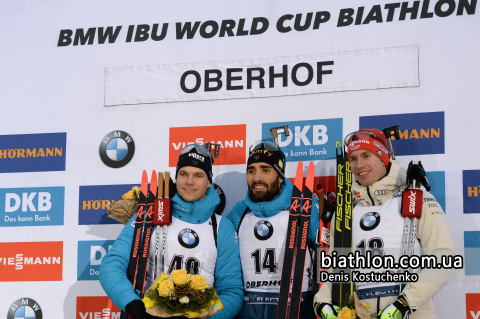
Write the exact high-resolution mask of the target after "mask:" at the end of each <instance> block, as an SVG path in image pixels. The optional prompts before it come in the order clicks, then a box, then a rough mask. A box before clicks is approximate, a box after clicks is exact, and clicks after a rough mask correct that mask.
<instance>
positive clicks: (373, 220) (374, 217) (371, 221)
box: [360, 212, 380, 231]
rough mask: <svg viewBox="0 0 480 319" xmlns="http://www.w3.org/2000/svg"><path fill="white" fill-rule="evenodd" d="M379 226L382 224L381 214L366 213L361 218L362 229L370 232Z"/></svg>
mask: <svg viewBox="0 0 480 319" xmlns="http://www.w3.org/2000/svg"><path fill="white" fill-rule="evenodd" d="M378 224H380V214H379V213H375V212H371V213H366V214H365V215H363V216H362V218H360V228H361V229H363V230H365V231H369V230H373V229H375V228H377V226H378Z"/></svg>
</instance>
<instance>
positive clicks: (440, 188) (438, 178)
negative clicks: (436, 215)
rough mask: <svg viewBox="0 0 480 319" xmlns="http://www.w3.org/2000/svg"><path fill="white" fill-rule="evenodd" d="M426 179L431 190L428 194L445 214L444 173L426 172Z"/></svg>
mask: <svg viewBox="0 0 480 319" xmlns="http://www.w3.org/2000/svg"><path fill="white" fill-rule="evenodd" d="M426 173H427V179H428V183H429V184H430V186H432V189H431V190H430V193H431V194H432V195H433V196H434V197H435V199H436V200H437V202H438V203H439V204H440V206H442V209H443V211H444V212H445V213H447V211H446V210H445V172H444V171H438V172H426Z"/></svg>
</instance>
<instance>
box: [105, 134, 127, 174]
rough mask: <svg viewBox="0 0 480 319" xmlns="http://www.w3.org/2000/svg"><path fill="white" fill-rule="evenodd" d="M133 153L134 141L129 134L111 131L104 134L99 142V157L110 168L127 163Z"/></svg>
mask: <svg viewBox="0 0 480 319" xmlns="http://www.w3.org/2000/svg"><path fill="white" fill-rule="evenodd" d="M134 153H135V143H134V142H133V139H132V137H131V136H130V134H128V133H127V132H124V131H113V132H110V133H108V134H107V135H105V136H104V137H103V139H102V142H101V143H100V158H101V159H102V162H103V163H104V164H105V165H107V166H108V167H111V168H120V167H123V166H125V165H127V164H128V163H129V162H130V161H131V160H132V158H133V154H134Z"/></svg>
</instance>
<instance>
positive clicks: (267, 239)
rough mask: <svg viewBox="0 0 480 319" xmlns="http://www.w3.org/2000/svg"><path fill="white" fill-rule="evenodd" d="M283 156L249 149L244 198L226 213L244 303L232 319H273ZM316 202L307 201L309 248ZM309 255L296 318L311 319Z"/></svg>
mask: <svg viewBox="0 0 480 319" xmlns="http://www.w3.org/2000/svg"><path fill="white" fill-rule="evenodd" d="M284 172H285V156H284V154H283V152H282V151H281V150H280V149H279V148H277V147H276V146H275V145H274V144H272V143H269V142H262V143H260V144H258V145H255V146H253V147H251V148H250V154H249V158H248V162H247V184H248V191H247V196H246V197H245V199H244V200H243V201H240V202H238V203H237V204H236V205H235V207H234V208H233V209H232V211H231V212H230V213H229V214H228V216H227V218H229V219H230V220H231V221H232V222H233V224H234V225H235V229H236V230H237V233H238V238H239V245H240V258H241V261H242V270H243V283H244V288H245V295H244V303H243V306H242V309H241V311H240V313H239V314H238V316H237V318H239V319H240V318H241V319H244V318H245V319H247V318H248V319H274V318H275V317H276V310H277V298H278V292H279V288H280V279H281V276H282V267H283V256H284V252H285V244H286V237H287V224H288V217H289V208H290V205H291V200H292V192H293V184H292V182H290V180H288V179H286V178H284ZM318 205H319V204H318V201H317V200H313V204H312V212H311V217H310V227H309V231H308V242H309V248H313V247H314V242H315V237H316V233H317V230H318V228H319V216H318ZM313 256H314V254H313V252H312V251H310V253H308V252H307V256H306V260H305V268H304V270H305V272H304V279H303V285H302V299H303V300H302V303H301V307H300V318H315V313H314V311H313V306H312V302H313V291H315V290H316V289H315V287H314V284H313V265H312V264H313V262H314V261H313Z"/></svg>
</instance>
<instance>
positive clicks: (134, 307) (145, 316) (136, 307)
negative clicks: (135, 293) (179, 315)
mask: <svg viewBox="0 0 480 319" xmlns="http://www.w3.org/2000/svg"><path fill="white" fill-rule="evenodd" d="M125 311H126V312H127V313H129V314H130V315H131V316H132V317H133V318H134V319H158V317H155V316H152V315H151V314H149V313H147V312H146V310H145V305H144V304H143V302H142V301H141V300H138V299H135V300H134V301H132V302H131V303H129V304H128V305H127V306H126V307H125Z"/></svg>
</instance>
